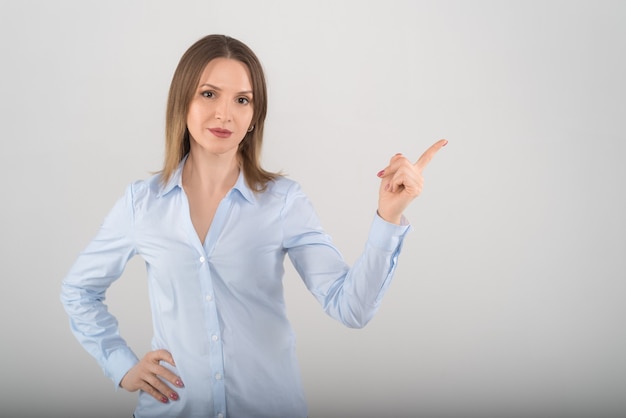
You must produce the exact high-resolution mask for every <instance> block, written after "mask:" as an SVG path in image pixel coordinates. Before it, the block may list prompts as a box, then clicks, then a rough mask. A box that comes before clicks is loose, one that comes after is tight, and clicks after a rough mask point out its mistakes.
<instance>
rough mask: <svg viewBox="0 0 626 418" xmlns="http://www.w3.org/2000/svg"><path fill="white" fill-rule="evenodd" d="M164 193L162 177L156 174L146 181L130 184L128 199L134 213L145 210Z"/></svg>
mask: <svg viewBox="0 0 626 418" xmlns="http://www.w3.org/2000/svg"><path fill="white" fill-rule="evenodd" d="M162 192H163V185H162V184H161V175H160V174H154V175H152V176H150V177H148V178H146V179H142V180H136V181H133V182H132V183H130V184H129V185H128V186H127V188H126V199H127V200H129V203H130V204H131V205H132V207H133V209H134V211H137V210H141V209H144V210H145V209H146V208H147V207H148V206H150V204H151V202H154V200H155V199H156V198H157V197H159V196H160V194H161V193H162Z"/></svg>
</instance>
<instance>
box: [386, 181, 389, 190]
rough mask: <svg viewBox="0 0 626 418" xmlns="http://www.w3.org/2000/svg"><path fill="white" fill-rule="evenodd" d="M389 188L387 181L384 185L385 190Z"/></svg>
mask: <svg viewBox="0 0 626 418" xmlns="http://www.w3.org/2000/svg"><path fill="white" fill-rule="evenodd" d="M387 190H389V183H387V184H386V185H385V191H387Z"/></svg>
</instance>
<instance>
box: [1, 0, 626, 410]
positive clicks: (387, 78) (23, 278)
mask: <svg viewBox="0 0 626 418" xmlns="http://www.w3.org/2000/svg"><path fill="white" fill-rule="evenodd" d="M625 21H626V3H624V2H622V1H597V0H594V1H526V0H525V1H472V2H470V1H396V0H385V1H356V0H355V1H337V0H335V1H320V0H316V1H306V2H303V1H302V2H301V1H253V0H249V1H199V0H183V1H176V2H174V1H148V0H145V1H121V0H115V1H111V0H109V1H91V0H75V1H69V0H68V1H62V0H59V1H43V0H42V1H32V0H15V1H11V0H2V1H0V59H1V63H2V65H1V69H0V118H1V128H0V132H1V142H0V170H1V179H2V196H3V197H2V204H1V205H0V214H1V216H0V219H1V222H2V232H1V234H0V243H1V244H0V245H1V246H2V263H0V277H1V278H2V281H3V288H2V292H0V314H1V315H2V333H1V335H2V344H1V348H0V350H1V351H0V358H1V359H2V363H3V365H2V368H1V369H0V370H1V374H2V378H1V379H0V416H2V417H66V418H71V417H126V418H128V417H130V416H131V414H132V411H133V408H134V404H135V399H136V394H130V393H126V392H124V391H116V390H115V388H114V387H113V384H112V382H110V381H109V380H108V379H107V378H105V377H104V375H103V374H102V372H101V370H100V369H99V367H98V366H97V364H96V362H95V361H94V360H93V359H92V358H91V357H89V355H88V354H87V353H86V352H85V351H84V350H83V349H82V347H80V345H79V344H78V343H77V342H76V340H75V339H74V337H73V336H72V335H71V333H70V330H69V325H68V320H67V318H66V316H65V313H64V311H63V308H62V305H61V303H60V301H59V292H60V284H61V280H62V279H63V277H64V275H65V274H66V273H67V271H68V269H69V267H70V266H71V264H72V263H73V261H74V259H75V258H76V256H77V255H78V253H79V252H80V251H81V250H82V249H83V248H84V246H85V245H86V244H87V243H88V242H89V240H90V239H91V238H92V237H93V235H94V234H95V232H96V230H97V228H98V227H99V225H100V223H101V221H102V219H103V218H104V216H105V215H106V213H107V212H108V211H109V209H110V208H111V207H112V205H113V203H114V202H115V201H116V200H117V198H119V197H120V196H121V195H122V194H123V191H124V188H125V186H126V185H127V184H128V183H130V182H131V181H133V180H136V179H139V178H145V177H147V176H149V175H150V173H151V172H154V171H156V170H159V169H160V168H161V162H162V158H163V127H164V109H165V100H166V95H167V90H168V88H169V82H170V80H171V76H172V74H173V71H174V68H175V67H176V65H177V63H178V60H179V58H180V56H181V55H182V53H183V52H184V51H185V50H186V49H187V47H189V46H190V45H191V44H192V43H193V42H195V41H196V40H197V39H199V38H200V37H202V36H204V35H206V34H209V33H225V34H228V35H231V36H234V37H236V38H238V39H240V40H242V41H244V42H246V43H247V44H248V45H249V46H250V47H252V49H254V50H255V51H256V52H257V54H258V55H259V57H260V59H261V61H262V62H263V65H264V67H265V70H266V73H267V78H268V84H269V94H270V108H269V115H268V122H267V125H266V126H267V134H266V138H265V139H266V144H265V148H264V154H263V161H264V164H265V166H266V168H268V169H270V170H282V171H284V172H285V173H287V174H288V175H289V176H290V177H291V178H293V179H295V180H297V181H299V182H300V183H301V184H302V187H303V188H304V190H305V191H306V192H307V194H308V195H309V197H310V198H311V200H312V201H313V203H314V205H315V207H316V209H317V211H318V214H319V216H320V218H321V219H322V222H323V225H324V226H325V228H326V229H327V231H328V232H329V233H330V234H331V235H332V236H333V238H334V241H335V243H336V244H337V246H338V247H339V248H340V249H341V250H342V252H343V254H344V256H345V258H346V260H347V261H348V262H350V263H351V262H353V261H354V260H355V258H356V257H357V256H358V254H359V253H360V251H361V249H362V248H363V245H364V243H365V238H366V235H367V230H368V228H369V225H370V222H371V219H372V217H373V215H374V211H375V209H376V199H377V190H378V179H377V178H376V173H377V172H378V171H379V170H380V169H382V168H383V167H385V166H386V164H387V161H388V159H389V158H390V157H391V156H392V155H393V154H395V153H396V152H402V153H404V154H405V155H406V156H408V157H409V158H411V159H417V158H418V157H419V155H420V154H421V153H422V152H423V151H424V150H425V149H426V148H427V147H428V146H429V145H430V144H431V143H433V142H434V141H435V140H437V139H439V138H447V139H448V140H449V141H450V142H449V145H448V146H447V147H446V148H444V149H443V150H442V151H441V152H440V153H439V154H438V155H437V156H436V158H435V159H434V160H433V161H432V163H431V165H430V166H429V167H428V168H427V170H426V171H425V176H426V183H425V189H424V192H423V194H422V195H421V196H420V197H419V198H418V199H417V200H416V201H415V202H414V203H413V205H412V206H411V207H410V208H409V210H408V211H407V213H406V216H407V217H408V218H409V219H410V221H411V223H412V225H413V231H412V232H411V233H410V234H409V236H408V237H407V240H406V243H405V246H404V249H403V254H402V255H401V258H400V264H399V267H398V270H397V274H396V277H395V279H394V280H395V281H394V283H393V284H392V286H391V289H390V290H389V292H388V294H387V295H386V297H385V299H384V300H383V304H382V307H381V309H380V311H379V312H378V314H377V316H376V317H375V318H374V320H373V321H372V322H371V323H370V324H369V325H368V326H367V327H366V328H365V329H363V330H358V331H357V330H350V329H347V328H344V327H343V326H341V325H340V324H338V323H336V322H334V321H333V320H332V319H330V318H328V317H327V316H326V315H325V314H324V313H323V311H322V309H321V308H320V307H319V306H318V304H317V302H316V301H315V300H314V298H313V297H312V296H311V295H310V294H308V293H307V291H306V289H305V287H304V285H303V284H302V283H301V281H300V279H299V278H298V277H297V274H295V273H294V270H293V268H292V267H291V266H290V265H289V262H288V261H287V265H288V269H287V274H286V276H285V279H284V280H285V285H286V292H287V293H288V294H287V303H288V309H289V315H290V319H291V321H292V324H293V327H294V328H295V331H296V334H297V336H298V355H299V358H300V362H301V369H302V374H303V379H304V384H305V387H306V392H307V398H308V403H309V406H310V417H311V418H326V417H339V418H343V417H420V418H430V417H435V418H437V417H439V418H444V417H445V418H448V417H450V418H452V417H459V418H465V417H481V418H486V417H494V418H495V417H513V416H519V417H522V416H523V417H562V418H569V417H580V418H583V417H585V418H589V417H594V418H604V417H618V416H621V417H623V416H626V396H625V394H626V355H625V354H626V216H625V214H626V199H625V198H624V190H625V186H624V184H625V180H626V164H624V156H625V155H626V142H625V134H624V131H625V130H624V128H625V127H624V125H625V120H626V104H625V97H626V82H625V74H626V58H625V56H624V55H625V51H626V25H625V24H624V22H625ZM146 289H147V287H146V275H145V270H144V266H143V262H142V260H141V259H139V258H136V259H133V260H132V261H131V263H130V264H129V265H128V268H127V270H126V272H125V274H124V276H123V277H122V278H121V279H120V280H119V281H118V282H117V283H116V284H114V286H113V287H112V288H111V289H110V291H109V293H108V298H107V303H108V305H109V308H110V310H111V311H112V312H113V313H114V314H115V315H116V316H117V317H118V319H119V321H120V326H121V332H122V334H123V335H124V336H125V337H126V338H127V340H128V342H129V344H130V345H131V346H132V347H133V349H134V350H135V351H136V352H137V354H138V355H143V353H145V351H147V350H148V348H149V340H150V337H151V323H150V321H151V319H150V314H149V309H148V299H147V292H146Z"/></svg>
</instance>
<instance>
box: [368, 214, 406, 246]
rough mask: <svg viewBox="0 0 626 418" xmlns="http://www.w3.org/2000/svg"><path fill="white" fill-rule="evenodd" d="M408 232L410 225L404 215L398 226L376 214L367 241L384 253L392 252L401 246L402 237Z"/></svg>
mask: <svg viewBox="0 0 626 418" xmlns="http://www.w3.org/2000/svg"><path fill="white" fill-rule="evenodd" d="M410 230H411V225H410V224H409V221H408V219H406V218H405V217H404V215H402V219H401V220H400V225H396V224H392V223H390V222H387V221H385V220H384V219H383V218H381V217H380V215H378V213H376V215H375V216H374V220H373V221H372V226H371V227H370V234H369V237H368V240H367V241H368V243H369V244H370V245H372V246H373V247H376V248H380V249H382V250H385V251H394V250H395V249H397V248H398V247H399V246H400V244H402V241H403V240H404V237H405V236H406V234H407V233H408V232H409V231H410Z"/></svg>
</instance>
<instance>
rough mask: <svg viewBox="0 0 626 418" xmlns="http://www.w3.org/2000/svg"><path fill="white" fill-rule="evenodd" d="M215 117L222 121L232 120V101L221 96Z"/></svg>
mask: <svg viewBox="0 0 626 418" xmlns="http://www.w3.org/2000/svg"><path fill="white" fill-rule="evenodd" d="M215 119H218V120H220V121H222V122H230V120H231V119H232V115H231V109H230V103H229V102H228V100H224V99H222V98H220V99H219V100H218V101H217V103H216V106H215Z"/></svg>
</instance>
